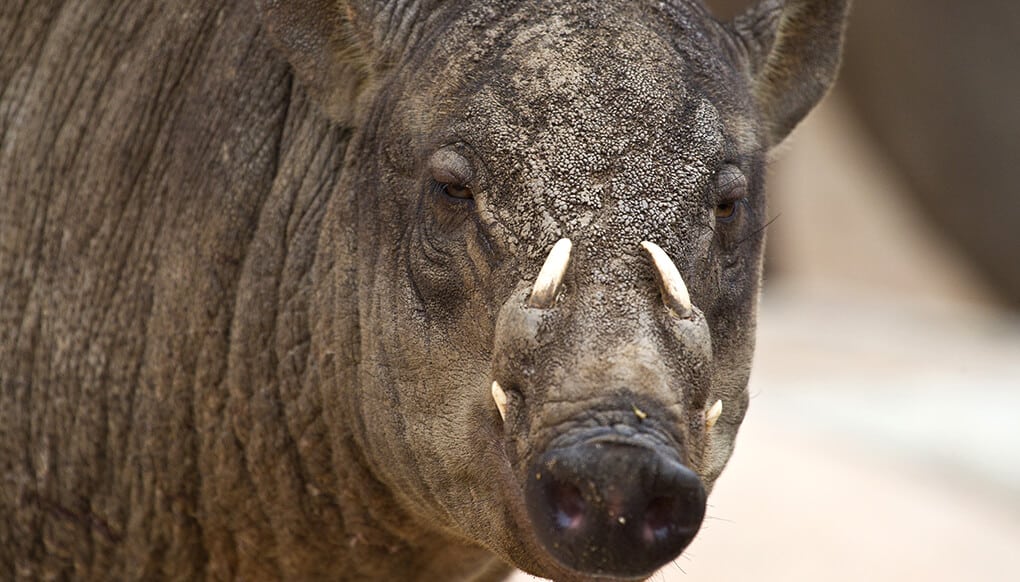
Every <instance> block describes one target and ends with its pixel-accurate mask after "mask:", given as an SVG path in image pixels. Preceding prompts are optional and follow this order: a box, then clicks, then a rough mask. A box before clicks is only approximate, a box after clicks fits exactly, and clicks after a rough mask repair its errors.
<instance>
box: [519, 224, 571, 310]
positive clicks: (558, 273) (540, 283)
mask: <svg viewBox="0 0 1020 582" xmlns="http://www.w3.org/2000/svg"><path fill="white" fill-rule="evenodd" d="M571 246H572V245H571V243H570V239H569V238H564V239H560V241H559V242H558V243H556V244H555V245H553V248H552V250H551V251H549V257H548V258H547V259H546V260H545V264H544V265H542V270H541V271H539V272H538V277H537V278H536V279H535V286H534V287H533V288H532V290H531V298H530V299H528V306H529V307H535V308H538V309H548V308H550V307H552V306H553V303H555V302H556V292H557V291H558V290H559V288H560V283H562V282H563V275H564V274H565V273H566V272H567V265H568V264H570V248H571Z"/></svg>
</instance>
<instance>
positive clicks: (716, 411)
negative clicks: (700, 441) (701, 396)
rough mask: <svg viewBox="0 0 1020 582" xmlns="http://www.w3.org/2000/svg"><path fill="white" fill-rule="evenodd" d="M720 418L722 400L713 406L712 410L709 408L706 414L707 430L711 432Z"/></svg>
mask: <svg viewBox="0 0 1020 582" xmlns="http://www.w3.org/2000/svg"><path fill="white" fill-rule="evenodd" d="M720 416H722V400H720V401H718V402H716V403H715V404H713V405H712V408H709V409H708V412H706V413H705V430H711V428H712V427H713V426H715V423H716V421H717V420H719V417H720Z"/></svg>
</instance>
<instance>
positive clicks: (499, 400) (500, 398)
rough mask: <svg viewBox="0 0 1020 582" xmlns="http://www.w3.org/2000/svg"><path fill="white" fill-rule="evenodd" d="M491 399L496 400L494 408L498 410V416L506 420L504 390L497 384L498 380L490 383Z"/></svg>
mask: <svg viewBox="0 0 1020 582" xmlns="http://www.w3.org/2000/svg"><path fill="white" fill-rule="evenodd" d="M492 399H493V400H495V401H496V409H497V410H499V417H500V418H502V419H503V422H506V392H504V391H503V388H502V387H501V386H500V385H499V382H493V383H492Z"/></svg>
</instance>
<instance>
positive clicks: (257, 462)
mask: <svg viewBox="0 0 1020 582" xmlns="http://www.w3.org/2000/svg"><path fill="white" fill-rule="evenodd" d="M846 10H847V2H845V1H836V0H816V1H808V0H804V1H794V2H789V3H788V5H787V4H783V3H781V2H772V1H765V2H763V3H761V4H759V5H758V6H756V7H755V8H753V9H752V10H751V11H750V12H748V13H747V14H745V15H744V16H742V17H740V18H738V19H737V20H735V21H733V22H730V23H719V22H717V21H715V20H713V19H712V18H711V17H710V16H709V15H708V13H707V12H706V11H705V10H704V9H703V8H702V7H701V6H700V5H699V4H696V3H693V2H687V1H683V0H674V1H673V2H667V3H661V2H651V1H649V2H644V1H636V0H598V1H588V2H580V1H579V2H555V1H553V2H538V1H534V0H531V1H521V2H505V1H498V2H497V1H491V2H482V1H479V2H456V1H450V2H443V3H438V4H436V5H435V6H433V3H431V2H428V1H426V0H422V1H420V2H413V3H410V2H388V3H385V2H381V1H380V2H376V3H373V2H363V3H357V4H356V3H353V2H352V3H347V2H337V1H333V2H327V1H324V0H320V1H305V2H301V1H297V2H289V3H286V4H284V3H282V2H264V3H262V4H260V5H259V6H258V12H256V10H255V7H253V6H252V5H250V4H248V3H246V2H226V1H224V2H209V1H208V0H201V1H200V0H180V1H179V2H175V3H173V5H172V6H168V5H166V3H163V2H154V1H152V2H150V1H148V0H132V1H130V2H127V1H125V2H109V1H107V0H95V1H89V0H78V1H75V2H67V3H63V2H57V1H49V2H47V1H36V0H33V1H28V0H25V1H20V2H19V1H15V2H13V3H12V2H4V3H3V5H2V6H0V39H2V40H0V42H2V43H3V46H2V50H0V579H4V580H21V579H25V580H35V579H66V578H75V579H97V580H98V579H103V580H107V579H122V580H130V579H145V580H152V579H181V580H191V579H201V578H207V579H210V578H211V579H232V578H233V579H244V580H272V579H288V580H315V579H341V580H360V579H381V580H382V579H385V580H415V579H420V580H458V579H460V580H496V579H500V578H501V577H503V576H505V575H506V574H507V573H508V572H509V570H510V567H511V566H510V565H511V564H512V565H514V566H517V567H520V568H522V569H524V570H526V571H529V572H532V573H534V574H537V575H541V576H545V577H549V578H554V579H557V580H581V579H590V577H589V576H585V575H583V574H580V573H578V572H575V571H572V570H570V569H569V568H566V567H564V566H563V565H561V564H560V563H559V562H557V561H556V560H555V559H553V558H552V557H551V556H550V554H549V552H547V551H546V550H545V549H544V548H543V547H542V546H541V544H540V543H539V542H538V541H537V539H536V536H535V534H534V531H533V529H532V526H531V524H530V522H529V519H528V517H527V512H526V508H525V506H524V500H523V497H522V487H523V483H524V481H525V479H527V475H525V473H526V471H527V467H528V465H529V463H531V462H532V461H533V460H534V459H535V458H536V457H537V456H538V455H540V454H541V453H542V452H543V451H544V450H546V449H547V448H548V447H549V446H550V443H554V442H557V439H563V438H567V436H569V435H570V434H572V433H573V431H576V430H577V429H578V428H579V427H580V428H590V427H598V426H609V425H613V424H625V425H628V426H638V427H641V428H642V430H643V431H644V433H646V434H657V435H662V440H663V442H667V443H669V444H670V445H671V446H673V447H674V450H675V452H676V455H677V456H678V457H679V458H681V459H682V460H683V462H684V463H685V464H686V465H687V466H689V467H690V468H691V469H692V470H694V471H695V472H696V473H697V474H698V475H699V476H700V477H701V479H702V481H703V483H704V485H705V487H706V488H709V489H710V488H711V485H712V483H713V482H714V481H715V479H716V478H717V477H718V475H719V473H720V472H721V471H722V469H723V466H724V465H725V463H726V460H727V459H728V458H729V455H730V453H731V451H732V447H733V441H734V437H735V435H736V432H737V428H738V426H739V424H740V422H741V420H742V418H743V416H744V412H745V410H746V406H747V393H746V384H747V377H748V370H749V366H750V361H751V353H752V349H753V337H754V319H755V304H756V298H757V294H758V288H759V280H760V277H761V258H762V247H763V238H764V233H763V231H764V225H765V222H766V213H765V198H764V194H763V191H762V181H763V167H764V160H765V156H766V154H767V152H768V150H769V149H770V148H771V147H773V146H774V145H776V144H777V143H778V142H779V141H780V140H781V139H782V138H783V137H784V136H785V135H786V134H787V133H788V132H789V131H790V130H791V129H792V128H793V126H794V125H795V124H796V123H797V122H798V121H799V120H800V119H801V118H802V117H803V115H804V114H805V113H806V112H807V111H808V110H809V109H810V107H811V106H813V105H814V103H815V102H817V100H818V99H820V98H821V96H822V95H823V94H824V92H825V90H826V89H827V87H828V85H829V84H830V83H831V81H832V79H833V77H834V75H835V71H836V68H837V64H838V60H839V57H838V55H839V46H840V43H841V41H842V30H843V19H844V17H845V14H846ZM435 182H441V183H445V184H447V187H446V189H445V190H444V189H443V188H442V185H441V184H440V185H439V186H437V185H436V184H435ZM468 190H469V191H470V193H471V194H472V195H473V198H471V199H463V198H456V197H453V196H450V195H449V194H456V195H464V194H465V192H466V191H468ZM727 197H730V198H734V199H738V200H739V202H738V203H737V204H736V206H735V207H734V209H733V210H734V218H733V219H732V220H731V221H730V222H724V221H721V220H718V219H717V215H725V214H727V212H726V211H727V209H728V207H727V206H726V202H727V200H728V198H727ZM720 204H721V205H722V207H721V209H720V208H718V207H719V206H720ZM561 237H570V238H571V239H572V240H573V241H574V244H575V247H574V253H573V259H572V261H571V263H570V266H569V269H568V271H567V276H566V279H565V281H564V283H563V286H562V290H561V293H560V296H559V297H558V299H557V302H556V304H555V305H554V306H553V307H551V308H549V309H544V310H534V309H530V308H527V307H525V302H526V299H527V296H528V294H529V292H530V288H531V285H532V283H533V281H534V278H535V276H536V273H537V272H538V270H539V268H540V266H541V265H542V263H543V261H544V260H545V257H546V254H547V253H548V251H549V248H550V246H551V245H552V243H554V242H555V241H556V240H558V239H559V238H561ZM644 240H649V241H652V242H655V243H657V244H659V245H660V246H662V248H663V249H665V250H666V252H667V253H668V254H669V255H670V256H671V257H672V258H673V260H674V261H675V263H676V265H677V267H678V268H679V270H680V272H681V273H682V274H683V277H684V279H685V280H686V282H687V285H688V287H689V289H690V294H691V297H692V299H693V303H694V306H695V310H694V311H695V314H694V316H693V317H692V318H690V319H679V318H677V317H675V314H671V313H670V312H669V311H668V310H667V309H666V308H665V307H664V305H663V300H662V298H661V297H660V296H659V293H658V291H657V289H656V284H655V278H654V273H653V270H652V266H651V264H650V263H649V261H648V260H647V259H646V258H645V257H644V256H643V255H642V253H641V251H640V246H639V245H640V243H641V242H642V241H644ZM493 379H497V380H499V381H500V382H501V383H502V384H504V386H506V388H507V392H508V396H509V405H508V411H507V418H506V422H505V423H504V422H503V421H502V420H501V418H500V415H499V413H498V412H497V409H496V407H495V405H494V403H493V401H492V399H491V398H490V396H489V386H490V384H491V382H492V380H493ZM716 400H722V401H723V402H724V409H723V410H724V411H723V415H722V418H721V419H720V420H719V422H718V423H717V424H716V426H715V427H714V428H713V429H711V430H710V431H709V430H706V427H705V417H704V413H705V410H706V408H707V407H709V406H711V404H712V403H714V402H715V401H716Z"/></svg>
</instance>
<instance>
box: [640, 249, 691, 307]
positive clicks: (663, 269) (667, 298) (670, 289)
mask: <svg viewBox="0 0 1020 582" xmlns="http://www.w3.org/2000/svg"><path fill="white" fill-rule="evenodd" d="M641 248H643V249H645V252H647V253H648V256H649V257H650V258H651V260H652V264H653V265H654V266H655V278H656V280H657V281H658V283H659V293H660V294H662V302H663V303H665V304H666V307H668V308H669V309H670V310H672V311H673V313H675V314H676V316H677V317H679V318H681V319H690V317H691V316H692V315H694V308H693V306H692V305H691V295H690V293H689V292H688V291H687V285H686V284H684V279H683V277H681V276H680V271H679V270H678V269H677V268H676V265H674V264H673V260H672V259H670V258H669V255H667V254H666V251H664V250H662V247H660V246H659V245H657V244H655V243H653V242H649V241H645V242H643V243H641Z"/></svg>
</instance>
